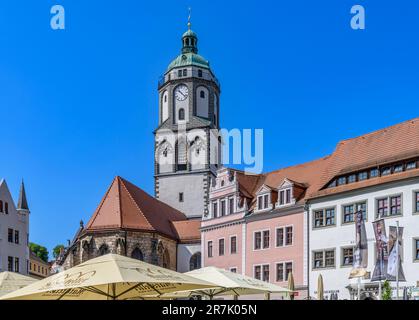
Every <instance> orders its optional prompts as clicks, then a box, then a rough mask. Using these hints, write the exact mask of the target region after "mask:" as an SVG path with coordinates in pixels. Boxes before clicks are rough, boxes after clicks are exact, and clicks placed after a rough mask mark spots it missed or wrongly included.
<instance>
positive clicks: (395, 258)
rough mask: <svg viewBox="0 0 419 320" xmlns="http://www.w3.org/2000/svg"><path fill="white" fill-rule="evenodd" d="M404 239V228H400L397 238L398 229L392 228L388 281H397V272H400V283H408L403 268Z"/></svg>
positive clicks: (389, 245) (389, 244)
mask: <svg viewBox="0 0 419 320" xmlns="http://www.w3.org/2000/svg"><path fill="white" fill-rule="evenodd" d="M402 239H403V227H399V232H398V237H397V227H390V230H389V239H388V252H390V254H389V256H388V265H387V280H389V281H396V280H397V271H398V272H399V279H398V280H399V281H406V278H405V276H404V272H403V268H402V261H401V260H402V259H401V248H402ZM397 264H398V266H397Z"/></svg>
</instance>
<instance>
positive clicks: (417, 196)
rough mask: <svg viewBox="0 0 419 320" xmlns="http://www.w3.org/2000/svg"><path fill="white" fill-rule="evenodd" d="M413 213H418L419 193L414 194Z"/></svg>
mask: <svg viewBox="0 0 419 320" xmlns="http://www.w3.org/2000/svg"><path fill="white" fill-rule="evenodd" d="M414 203H415V212H416V213H419V191H416V192H415V193H414Z"/></svg>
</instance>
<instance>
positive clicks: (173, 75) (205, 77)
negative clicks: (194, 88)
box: [157, 69, 221, 89]
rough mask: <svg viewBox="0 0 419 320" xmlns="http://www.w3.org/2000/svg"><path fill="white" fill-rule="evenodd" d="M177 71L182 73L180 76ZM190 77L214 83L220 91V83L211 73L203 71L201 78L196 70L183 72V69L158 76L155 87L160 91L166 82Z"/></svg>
mask: <svg viewBox="0 0 419 320" xmlns="http://www.w3.org/2000/svg"><path fill="white" fill-rule="evenodd" d="M178 71H182V75H180V74H179V73H178ZM185 71H186V72H185ZM191 77H192V78H197V79H203V80H207V81H211V82H214V83H215V84H216V85H217V86H218V88H220V89H221V87H220V82H219V81H218V79H217V78H216V77H215V76H214V75H213V74H212V73H211V72H205V71H203V72H202V76H200V74H199V72H198V70H185V69H177V70H175V71H172V72H170V73H168V74H165V75H162V76H160V78H159V80H158V84H157V87H158V89H160V88H161V87H163V86H164V85H165V84H166V83H167V82H168V81H171V80H178V79H184V78H191Z"/></svg>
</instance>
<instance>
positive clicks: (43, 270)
mask: <svg viewBox="0 0 419 320" xmlns="http://www.w3.org/2000/svg"><path fill="white" fill-rule="evenodd" d="M29 271H32V272H38V273H40V274H43V275H48V268H45V267H43V266H40V265H39V264H35V263H32V262H31V263H29Z"/></svg>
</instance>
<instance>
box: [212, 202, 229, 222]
mask: <svg viewBox="0 0 419 320" xmlns="http://www.w3.org/2000/svg"><path fill="white" fill-rule="evenodd" d="M232 213H234V198H227V199H222V200H219V201H213V202H212V214H213V217H214V218H218V217H223V216H225V215H227V214H232Z"/></svg>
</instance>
